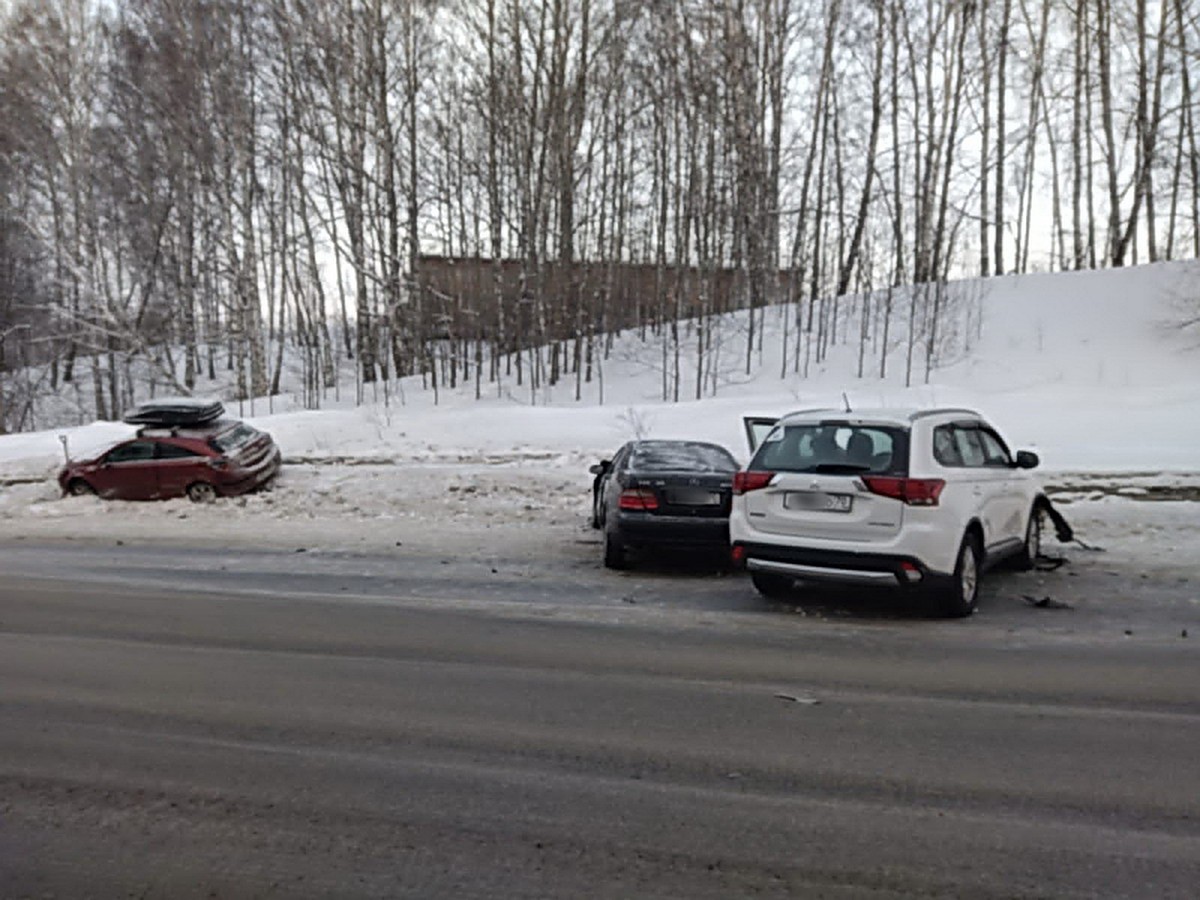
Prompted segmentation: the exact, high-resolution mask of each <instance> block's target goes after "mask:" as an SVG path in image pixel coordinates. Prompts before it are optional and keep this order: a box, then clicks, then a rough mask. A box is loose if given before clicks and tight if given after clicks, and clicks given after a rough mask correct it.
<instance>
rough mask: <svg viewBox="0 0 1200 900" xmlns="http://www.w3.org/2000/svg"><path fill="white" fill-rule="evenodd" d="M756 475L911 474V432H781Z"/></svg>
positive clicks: (762, 452) (759, 457) (860, 428)
mask: <svg viewBox="0 0 1200 900" xmlns="http://www.w3.org/2000/svg"><path fill="white" fill-rule="evenodd" d="M750 468H751V469H757V470H762V471H771V472H848V473H849V472H856V473H857V472H862V473H866V474H877V475H904V474H906V473H907V472H908V431H907V430H906V429H903V428H889V427H886V426H882V425H850V424H840V423H834V424H826V423H819V424H818V423H813V424H808V425H787V426H781V427H777V428H776V429H775V430H774V431H772V432H771V433H770V434H769V435H767V437H766V439H765V440H764V441H763V444H762V446H761V447H759V448H758V452H757V453H756V454H755V455H754V459H753V461H752V462H751V463H750Z"/></svg>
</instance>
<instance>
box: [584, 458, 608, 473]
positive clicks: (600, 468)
mask: <svg viewBox="0 0 1200 900" xmlns="http://www.w3.org/2000/svg"><path fill="white" fill-rule="evenodd" d="M611 468H612V460H611V459H602V460H600V462H598V463H596V464H595V465H594V466H591V467H589V468H588V471H589V472H591V473H592V474H593V475H603V474H604V473H605V472H607V471H608V470H609V469H611Z"/></svg>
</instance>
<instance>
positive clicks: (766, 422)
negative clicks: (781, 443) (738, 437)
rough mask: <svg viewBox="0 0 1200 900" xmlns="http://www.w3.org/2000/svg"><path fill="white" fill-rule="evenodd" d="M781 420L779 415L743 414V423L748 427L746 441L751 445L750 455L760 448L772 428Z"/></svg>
mask: <svg viewBox="0 0 1200 900" xmlns="http://www.w3.org/2000/svg"><path fill="white" fill-rule="evenodd" d="M778 421H779V419H778V417H775V418H772V417H770V416H743V417H742V425H743V426H744V427H745V429H746V443H747V444H749V445H750V455H751V456H753V455H754V452H755V451H756V450H758V447H759V445H760V444H761V443H762V442H763V439H764V438H765V437H766V436H767V435H768V434H770V433H771V429H772V428H774V427H775V424H776V423H777V422H778Z"/></svg>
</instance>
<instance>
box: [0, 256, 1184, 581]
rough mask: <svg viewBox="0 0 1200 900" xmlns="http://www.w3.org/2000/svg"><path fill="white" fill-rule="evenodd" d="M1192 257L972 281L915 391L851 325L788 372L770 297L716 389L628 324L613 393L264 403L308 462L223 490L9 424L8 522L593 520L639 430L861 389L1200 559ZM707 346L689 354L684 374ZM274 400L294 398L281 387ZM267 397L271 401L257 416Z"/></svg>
mask: <svg viewBox="0 0 1200 900" xmlns="http://www.w3.org/2000/svg"><path fill="white" fill-rule="evenodd" d="M1195 274H1197V267H1196V266H1194V265H1192V264H1167V265H1156V266H1145V267H1139V268H1130V269H1123V270H1115V271H1106V272H1085V273H1070V274H1056V275H1030V276H1020V277H1010V278H1003V279H994V280H991V281H989V282H987V283H986V287H985V288H980V289H977V290H973V292H970V291H969V292H968V293H969V294H971V295H972V296H973V298H974V299H973V300H972V301H971V302H972V303H973V304H974V308H973V310H972V311H970V312H969V313H964V315H965V316H966V318H965V319H964V321H965V322H970V321H975V322H977V323H979V327H978V329H977V335H978V337H977V338H973V339H972V341H971V343H970V348H969V350H967V349H965V347H966V344H965V343H962V342H960V343H958V344H954V345H953V346H952V348H951V351H948V354H947V355H948V357H950V358H946V359H943V360H942V362H941V366H940V367H939V368H937V369H936V370H935V371H934V372H933V373H932V377H931V379H930V384H928V385H924V384H922V385H920V386H917V387H912V388H905V387H904V386H903V368H904V365H903V364H904V353H903V348H902V347H901V348H896V349H894V350H893V351H892V355H891V362H890V367H891V374H890V377H889V378H888V379H886V380H880V379H878V378H874V377H872V378H862V379H859V378H856V377H855V376H854V373H855V371H856V368H857V355H858V353H857V347H856V346H854V345H853V343H848V344H844V345H839V346H835V347H833V348H832V350H831V352H830V354H829V356H828V358H827V360H826V361H825V362H824V363H823V364H822V365H821V366H820V367H819V368H818V367H815V366H814V367H813V368H812V369H811V371H810V373H809V377H808V378H807V379H805V378H802V377H799V376H796V375H789V377H787V378H785V379H781V378H780V377H779V370H780V363H781V359H780V352H781V328H782V315H783V313H781V312H780V311H775V310H771V311H768V312H767V320H766V323H767V327H766V329H765V339H764V341H763V348H762V352H761V359H757V358H756V365H755V367H754V370H753V371H752V373H751V374H750V375H749V376H747V375H745V374H744V357H735V354H736V353H740V352H744V351H741V350H739V349H736V348H740V347H742V345H743V343H744V339H745V334H744V332H742V333H741V336H740V337H738V336H737V330H738V323H739V317H736V316H735V317H732V318H731V319H730V321H729V322H728V323H727V330H728V332H729V335H728V336H727V338H726V339H727V341H728V343H729V347H730V349H729V350H728V354H729V360H727V363H728V368H727V369H725V372H726V374H725V375H724V376H723V380H722V382H721V384H720V387H719V390H718V393H717V396H716V397H706V398H705V399H703V400H699V401H689V402H682V403H662V402H659V401H658V399H657V398H658V397H659V396H660V392H661V384H662V373H661V370H659V369H658V368H656V364H657V363H658V362H659V360H660V359H661V356H660V350H659V348H658V347H657V346H655V345H650V346H647V345H645V344H642V343H641V341H640V340H639V339H638V338H637V337H636V336H635V335H632V334H624V335H622V336H621V337H619V338H618V339H617V340H616V343H615V349H614V353H613V356H612V358H611V359H610V360H609V361H608V363H606V365H605V368H604V387H603V391H604V402H603V403H600V402H599V400H600V395H599V389H600V386H599V383H598V381H597V382H594V383H593V384H591V385H585V391H584V394H585V396H584V399H583V400H581V401H578V402H577V401H575V400H574V399H573V397H574V385H573V384H566V383H564V384H560V385H559V386H558V387H556V388H555V389H554V390H553V391H543V392H541V393H540V394H539V396H538V397H537V401H538V402H537V404H536V405H534V404H532V403H530V402H529V401H530V398H529V397H528V396H525V395H522V394H519V393H518V388H517V387H516V386H515V384H513V383H511V382H510V383H506V384H505V385H504V386H503V387H502V388H500V389H499V390H498V391H497V389H496V388H495V387H491V388H488V387H487V386H486V385H485V391H487V392H489V393H488V395H486V396H485V399H483V400H480V401H476V400H475V399H474V396H473V394H474V389H473V386H467V387H463V388H460V389H459V390H457V391H448V390H442V391H441V392H440V395H439V402H438V403H437V405H435V404H434V402H433V395H432V394H431V393H430V392H425V391H421V390H419V385H418V383H416V382H413V381H411V380H410V381H409V382H408V383H407V384H393V386H392V388H391V390H390V392H389V401H390V402H389V403H387V404H386V405H385V404H384V403H383V402H378V403H371V404H368V405H364V406H361V407H358V408H354V407H353V406H351V405H348V404H345V403H343V404H341V405H337V404H332V405H330V406H329V407H328V408H325V409H321V410H315V411H312V410H309V411H305V410H300V409H292V410H291V411H286V412H280V413H277V414H274V415H258V416H254V417H251V421H253V422H254V423H255V424H257V425H259V426H260V427H263V428H265V429H267V430H269V431H270V432H271V433H272V434H273V435H274V436H275V438H276V440H277V442H278V443H279V445H280V446H281V448H282V449H283V453H284V457H285V461H286V462H288V463H289V465H286V466H285V469H284V474H283V476H282V477H281V478H280V480H279V483H278V485H277V486H276V489H275V490H274V491H271V492H269V493H263V494H260V495H256V496H252V497H248V498H243V499H239V500H228V501H221V502H219V503H217V504H215V505H214V506H212V507H208V508H204V507H196V506H193V505H191V504H189V503H187V502H185V501H172V502H168V503H160V504H115V503H104V502H101V501H98V500H94V499H87V498H83V499H71V500H64V499H60V498H59V497H58V495H57V488H56V486H55V485H54V483H53V481H51V480H48V479H50V477H51V476H52V474H53V472H54V471H55V470H56V468H57V467H58V466H59V465H60V464H61V459H62V450H61V447H60V444H59V435H60V434H65V435H66V436H67V438H68V441H69V445H70V448H71V452H72V454H73V455H75V456H79V457H81V456H86V455H88V454H90V453H92V452H94V451H96V450H98V449H100V448H102V447H103V446H105V445H107V444H109V443H111V442H113V441H115V440H118V439H120V438H122V437H124V436H126V435H129V434H131V433H132V431H133V429H132V428H131V427H129V426H125V425H122V424H119V423H111V422H108V423H93V424H90V425H85V426H81V427H74V428H66V429H61V430H60V429H55V430H49V431H43V432H36V433H29V434H18V435H9V436H5V437H0V536H3V535H5V534H7V535H10V536H11V535H15V534H42V535H47V536H49V535H52V534H56V533H58V534H68V533H69V534H74V535H78V536H87V535H92V536H96V537H99V536H103V535H112V534H116V533H122V534H126V535H129V536H130V537H132V538H136V537H138V536H141V537H144V538H145V539H147V540H150V539H165V538H167V537H173V538H175V539H195V540H201V541H204V540H231V541H271V540H276V539H278V540H282V541H284V542H300V543H311V542H312V541H314V540H320V541H323V542H325V543H326V544H341V545H345V546H351V545H355V544H363V545H379V544H381V543H382V544H386V543H387V541H389V540H390V541H392V542H393V543H394V541H395V540H412V541H423V540H428V541H429V542H431V544H432V543H433V542H435V541H436V540H441V539H446V540H453V539H454V538H456V537H459V538H461V537H463V536H467V537H468V539H469V540H480V539H481V537H480V536H481V535H483V534H484V533H485V532H487V531H488V530H489V529H490V530H491V531H493V532H496V531H498V530H499V529H500V528H501V526H502V527H503V529H504V530H505V531H506V532H510V533H513V532H515V533H522V531H523V530H524V532H527V533H528V534H530V535H543V534H545V529H547V528H550V529H555V528H557V529H573V528H577V527H581V523H582V522H583V521H584V518H585V517H586V513H587V505H588V489H589V485H590V476H589V475H588V474H587V471H586V469H587V466H588V464H589V463H590V462H592V461H594V460H595V459H596V458H598V457H601V456H606V455H611V453H612V451H614V450H615V449H616V448H617V447H618V446H619V445H620V444H621V443H622V442H624V441H626V440H628V439H630V438H633V437H635V436H638V435H644V436H653V437H690V438H697V439H707V440H713V441H717V442H719V443H722V444H725V445H726V446H728V447H729V448H730V449H731V450H732V451H734V453H735V454H736V455H739V456H742V457H743V458H744V457H745V446H744V438H743V433H742V425H741V417H742V416H743V415H744V414H746V413H758V414H766V413H773V412H774V413H778V412H783V411H786V410H788V409H793V408H797V407H804V406H814V405H823V404H839V403H840V402H841V395H842V393H843V392H845V393H846V394H847V395H848V397H849V399H850V402H851V403H852V404H855V405H859V406H875V405H881V404H882V405H914V404H929V403H936V404H939V405H969V406H972V407H975V408H978V409H980V410H981V411H983V412H984V413H986V414H987V415H989V416H990V417H991V418H992V419H993V420H994V421H995V422H996V423H997V424H998V426H999V427H1000V428H1001V430H1002V431H1003V432H1004V433H1005V434H1006V435H1007V436H1008V437H1009V439H1010V442H1011V443H1012V444H1014V445H1015V446H1017V447H1031V448H1034V449H1036V450H1037V451H1038V452H1039V453H1040V454H1041V456H1042V459H1043V465H1044V469H1043V471H1044V472H1045V475H1046V478H1047V480H1048V481H1049V482H1050V483H1051V484H1056V485H1060V486H1066V487H1070V488H1071V492H1070V494H1069V495H1064V496H1063V499H1070V500H1074V501H1075V502H1074V503H1073V504H1072V506H1071V509H1070V514H1071V515H1072V517H1073V518H1077V519H1079V520H1080V524H1081V526H1082V527H1081V533H1082V534H1084V535H1085V536H1090V537H1093V538H1094V539H1095V541H1096V542H1098V543H1099V542H1105V541H1107V542H1108V543H1109V544H1114V545H1119V546H1116V547H1115V548H1114V549H1115V552H1124V551H1123V550H1121V549H1120V548H1122V547H1123V548H1127V549H1128V550H1129V552H1130V553H1131V554H1133V553H1135V551H1136V552H1143V551H1144V552H1147V553H1154V554H1158V555H1166V556H1168V557H1169V556H1171V555H1172V554H1175V555H1179V554H1190V555H1191V557H1192V558H1194V559H1200V538H1198V528H1200V524H1198V523H1200V512H1197V510H1200V507H1197V505H1196V504H1195V503H1194V502H1187V500H1186V499H1179V498H1191V499H1193V500H1194V499H1195V497H1196V496H1197V490H1196V489H1197V478H1195V477H1193V476H1192V474H1191V473H1200V450H1198V449H1197V448H1200V378H1197V376H1198V375H1200V350H1197V349H1196V348H1195V347H1192V346H1189V342H1188V338H1187V336H1185V335H1183V334H1181V333H1180V332H1179V331H1178V329H1173V328H1172V327H1171V323H1172V322H1176V321H1178V320H1179V317H1180V312H1179V310H1180V304H1181V303H1184V302H1186V297H1187V287H1188V284H1189V281H1190V280H1191V279H1192V278H1193V277H1194V275H1195ZM971 327H974V326H971ZM955 348H957V349H955ZM730 361H733V362H730ZM691 364H692V363H691V361H690V360H687V359H685V360H684V369H685V371H686V369H687V367H688V366H690V365H691ZM497 392H498V393H500V394H501V396H496V393H497ZM342 393H343V395H345V394H347V393H350V392H349V391H343V392H342ZM401 398H403V401H404V402H403V403H401V402H399V401H400V400H401ZM227 405H229V406H230V407H231V412H236V411H237V404H227ZM272 405H273V406H275V407H276V408H281V407H287V406H289V405H291V406H293V407H294V406H295V405H296V404H295V402H294V398H292V399H289V398H288V397H279V398H275V400H273V401H272ZM264 406H265V403H264V402H263V401H261V400H260V401H258V402H257V403H256V404H255V412H260V411H261V410H262V409H263V408H264ZM245 411H246V412H249V409H248V408H247V409H246V410H245ZM1089 473H1091V477H1090V479H1089ZM1099 473H1103V475H1102V477H1101V476H1100V475H1099ZM1171 484H1175V485H1177V486H1181V487H1182V488H1183V489H1182V490H1181V491H1178V492H1176V493H1175V494H1172V495H1171V496H1173V497H1175V498H1176V499H1175V500H1174V501H1169V502H1149V501H1142V500H1137V499H1128V498H1125V499H1122V498H1119V497H1114V496H1112V495H1113V494H1115V493H1117V492H1118V491H1121V490H1124V491H1125V492H1126V493H1128V492H1129V491H1135V492H1136V491H1139V490H1140V491H1143V492H1154V491H1158V490H1161V489H1162V488H1163V486H1169V485H1171ZM538 539H541V538H538ZM1139 548H1141V549H1140V550H1139ZM1163 562H1164V563H1166V562H1169V559H1164V560H1163Z"/></svg>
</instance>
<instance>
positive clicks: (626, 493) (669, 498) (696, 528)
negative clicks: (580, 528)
mask: <svg viewBox="0 0 1200 900" xmlns="http://www.w3.org/2000/svg"><path fill="white" fill-rule="evenodd" d="M737 470H738V464H737V461H736V460H735V459H734V458H733V456H732V455H730V453H729V451H728V450H726V449H725V448H724V447H721V446H719V445H717V444H705V443H700V442H698V441H630V442H629V443H628V444H626V445H625V446H624V447H622V448H621V449H620V450H619V451H617V455H616V456H614V457H613V458H612V459H611V460H603V461H602V462H600V463H599V464H597V465H594V466H592V467H591V472H592V474H593V475H595V476H596V479H595V482H594V483H593V489H592V527H594V528H599V529H603V531H604V565H606V566H607V567H608V568H610V569H622V568H625V566H627V565H628V562H629V551H631V550H642V549H646V548H649V547H655V546H664V545H676V546H706V545H707V546H713V547H720V548H721V551H722V552H724V550H725V548H727V547H728V546H729V502H730V495H731V490H732V487H733V473H734V472H736V471H737Z"/></svg>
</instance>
